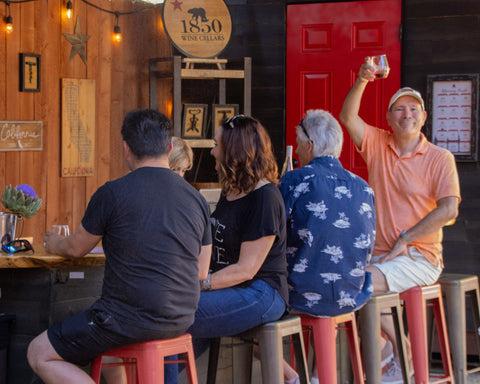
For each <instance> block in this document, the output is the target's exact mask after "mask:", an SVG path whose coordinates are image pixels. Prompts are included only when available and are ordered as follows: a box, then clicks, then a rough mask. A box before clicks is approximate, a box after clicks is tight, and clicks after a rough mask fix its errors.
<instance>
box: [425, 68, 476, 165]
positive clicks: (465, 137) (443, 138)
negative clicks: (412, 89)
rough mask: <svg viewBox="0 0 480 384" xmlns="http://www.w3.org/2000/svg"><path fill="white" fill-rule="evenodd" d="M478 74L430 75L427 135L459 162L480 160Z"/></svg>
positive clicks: (428, 78)
mask: <svg viewBox="0 0 480 384" xmlns="http://www.w3.org/2000/svg"><path fill="white" fill-rule="evenodd" d="M478 86H479V74H445V75H442V74H439V75H428V76H427V100H426V101H427V106H428V107H427V109H428V108H430V109H429V110H428V113H427V124H426V131H425V133H426V135H427V137H428V138H429V139H430V140H431V142H432V143H434V144H436V145H438V146H439V147H443V148H446V149H448V150H449V151H450V152H452V153H453V154H454V155H455V159H456V160H457V161H477V159H478V126H477V124H478Z"/></svg>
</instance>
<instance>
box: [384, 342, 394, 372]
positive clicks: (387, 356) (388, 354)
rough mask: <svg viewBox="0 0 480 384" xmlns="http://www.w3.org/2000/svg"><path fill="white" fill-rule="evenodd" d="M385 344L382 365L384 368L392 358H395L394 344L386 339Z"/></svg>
mask: <svg viewBox="0 0 480 384" xmlns="http://www.w3.org/2000/svg"><path fill="white" fill-rule="evenodd" d="M385 341H386V342H385V346H384V347H383V348H382V364H381V367H382V368H383V367H384V366H385V365H387V364H388V363H389V362H390V360H392V359H393V345H392V342H391V341H390V340H385Z"/></svg>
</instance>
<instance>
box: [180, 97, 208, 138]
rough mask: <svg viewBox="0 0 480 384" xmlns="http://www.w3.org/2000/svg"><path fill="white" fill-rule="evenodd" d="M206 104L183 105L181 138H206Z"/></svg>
mask: <svg viewBox="0 0 480 384" xmlns="http://www.w3.org/2000/svg"><path fill="white" fill-rule="evenodd" d="M207 108H208V106H207V104H183V120H182V137H183V138H184V139H204V138H205V136H206V122H207Z"/></svg>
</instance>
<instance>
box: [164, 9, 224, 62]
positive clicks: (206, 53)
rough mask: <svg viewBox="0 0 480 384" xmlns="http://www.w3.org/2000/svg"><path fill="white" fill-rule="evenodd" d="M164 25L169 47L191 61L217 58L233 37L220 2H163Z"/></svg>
mask: <svg viewBox="0 0 480 384" xmlns="http://www.w3.org/2000/svg"><path fill="white" fill-rule="evenodd" d="M163 25H164V27H165V31H166V32H167V36H168V38H169V39H170V41H171V42H172V44H173V45H174V46H175V47H176V48H177V49H178V50H179V51H181V52H182V53H183V54H185V55H187V56H190V57H198V58H211V57H215V56H217V55H218V54H219V53H220V52H222V51H223V49H224V48H225V47H226V46H227V44H228V41H229V40H230V35H231V34H232V19H231V17H230V12H229V10H228V8H227V5H226V4H225V2H224V1H223V0H166V1H165V3H164V4H163Z"/></svg>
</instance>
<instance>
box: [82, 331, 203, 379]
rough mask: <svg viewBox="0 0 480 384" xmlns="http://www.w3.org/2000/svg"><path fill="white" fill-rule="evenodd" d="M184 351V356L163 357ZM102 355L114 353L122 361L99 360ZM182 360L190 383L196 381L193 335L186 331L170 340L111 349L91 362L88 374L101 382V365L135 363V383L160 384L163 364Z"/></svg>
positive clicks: (112, 354) (162, 376)
mask: <svg viewBox="0 0 480 384" xmlns="http://www.w3.org/2000/svg"><path fill="white" fill-rule="evenodd" d="M177 354H183V359H177V360H165V357H167V356H172V355H177ZM103 356H115V357H121V358H123V359H124V361H123V362H121V363H108V364H103V363H102V357H103ZM171 363H185V368H186V373H187V378H188V383H189V384H198V378H197V369H196V367H195V356H194V353H193V345H192V337H191V336H190V334H188V333H187V334H185V335H182V336H179V337H176V338H173V339H165V340H154V341H146V342H143V343H138V344H131V345H127V346H124V347H120V348H115V349H112V350H110V351H108V352H105V353H103V354H102V355H100V356H98V357H97V358H95V360H94V361H93V363H92V368H91V377H92V379H93V381H95V383H97V384H98V383H100V376H101V370H102V366H103V367H111V366H120V365H125V366H128V365H136V368H137V369H136V372H137V374H136V383H138V384H162V383H163V382H164V364H171Z"/></svg>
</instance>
